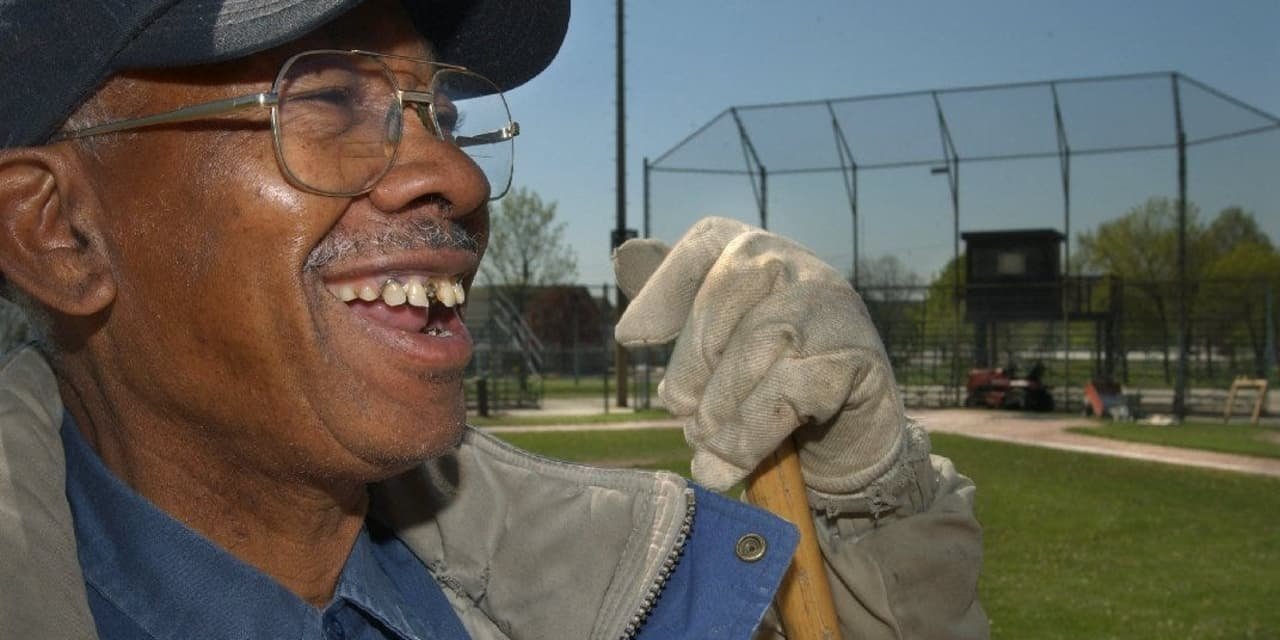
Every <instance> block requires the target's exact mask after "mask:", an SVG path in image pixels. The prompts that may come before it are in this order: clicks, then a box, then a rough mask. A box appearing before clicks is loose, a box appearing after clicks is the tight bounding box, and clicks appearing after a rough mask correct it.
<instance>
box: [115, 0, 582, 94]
mask: <svg viewBox="0 0 1280 640" xmlns="http://www.w3.org/2000/svg"><path fill="white" fill-rule="evenodd" d="M359 4H360V0H276V1H275V2H270V3H263V2H262V1H261V0H182V1H180V2H176V3H174V4H173V6H171V7H170V8H169V9H168V10H167V11H165V12H164V14H163V15H161V16H159V17H158V18H157V19H156V20H155V21H154V22H153V23H151V24H150V25H149V26H147V27H146V28H145V29H144V30H143V31H142V32H141V33H139V34H138V36H137V38H136V39H135V40H133V42H131V43H130V44H129V46H128V47H127V48H125V49H124V50H123V51H121V53H120V55H118V56H117V57H116V60H115V64H114V65H113V66H114V67H115V68H117V69H138V68H157V67H182V66H190V65H195V64H203V63H209V62H221V61H224V60H232V59H235V58H240V57H244V56H247V55H251V54H254V53H257V52H259V51H264V50H266V49H270V48H272V47H275V46H279V45H282V44H285V43H288V42H290V41H293V40H296V39H298V38H300V37H302V36H303V35H305V34H307V33H310V32H312V31H314V30H315V29H317V28H319V27H320V26H321V25H323V24H325V23H327V22H329V21H331V20H334V19H335V18H337V17H338V16H340V15H342V14H343V13H345V12H346V11H348V10H350V9H352V8H353V7H355V6H357V5H359ZM404 5H405V8H406V10H407V11H408V13H409V14H410V16H411V17H412V19H413V21H414V25H415V27H416V28H417V29H418V31H419V33H422V35H423V36H424V37H426V38H427V39H428V40H430V41H431V43H432V45H433V46H434V48H435V50H436V52H437V55H438V56H439V58H440V60H442V61H445V62H450V63H453V64H459V65H462V66H465V67H468V68H470V69H473V70H475V71H477V72H479V73H481V74H483V75H485V76H487V77H488V78H489V79H491V80H493V81H494V82H495V83H496V84H497V85H498V86H499V87H501V88H502V89H504V90H507V89H512V88H514V87H517V86H519V85H521V84H524V83H525V82H527V81H528V80H529V79H531V78H533V77H534V76H536V75H538V73H540V72H541V71H542V70H543V69H545V68H546V67H547V65H549V64H551V60H552V59H553V58H554V57H555V55H556V52H558V51H559V50H560V44H561V43H562V42H563V41H564V36H565V32H566V31H567V29H568V25H569V2H568V0H555V1H553V2H527V1H525V0H405V2H404Z"/></svg>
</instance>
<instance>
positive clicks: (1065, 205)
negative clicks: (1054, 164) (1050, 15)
mask: <svg viewBox="0 0 1280 640" xmlns="http://www.w3.org/2000/svg"><path fill="white" fill-rule="evenodd" d="M1160 78H1168V80H1169V86H1170V98H1171V100H1172V105H1173V115H1174V131H1173V132H1172V133H1173V135H1172V136H1171V139H1170V141H1169V142H1167V143H1160V144H1144V145H1101V146H1092V147H1086V148H1079V147H1072V145H1071V136H1070V135H1069V132H1068V130H1067V127H1066V126H1065V124H1064V122H1063V117H1062V108H1061V103H1060V101H1059V97H1058V88H1059V87H1061V86H1065V85H1073V84H1081V83H1106V82H1125V81H1136V80H1152V79H1160ZM1184 83H1185V84H1187V85H1190V86H1194V87H1196V88H1198V89H1200V90H1202V91H1204V92H1206V93H1208V94H1209V95H1211V96H1214V97H1216V98H1218V99H1220V100H1222V101H1225V102H1227V103H1228V104H1231V105H1233V106H1235V107H1238V108H1241V109H1244V110H1245V111H1247V112H1249V113H1251V114H1253V115H1255V116H1257V117H1258V118H1260V119H1262V120H1263V121H1264V122H1266V123H1267V124H1264V125H1261V126H1257V127H1250V128H1245V129H1238V130H1234V131H1229V132H1226V133H1219V134H1215V135H1210V136H1204V137H1201V138H1197V139H1188V136H1187V132H1186V130H1185V126H1184V122H1183V113H1182V86H1183V84H1184ZM1034 87H1044V88H1047V89H1048V91H1049V92H1050V95H1051V98H1052V101H1051V104H1052V114H1050V115H1051V116H1052V122H1053V123H1054V128H1055V137H1056V140H1057V149H1056V150H1055V151H1053V152H1029V153H1013V154H989V155H981V154H977V155H967V154H966V155H962V153H961V151H962V150H959V149H957V147H956V144H955V140H954V139H953V137H952V135H951V128H950V124H949V122H948V119H947V112H946V109H945V108H944V106H943V104H942V101H941V100H940V97H941V96H945V95H948V94H957V93H974V92H984V91H987V92H990V91H1001V90H1008V89H1022V88H1034ZM923 96H927V97H929V98H930V99H931V100H932V103H933V105H934V110H935V113H936V116H937V123H938V135H939V139H940V142H941V145H940V149H941V154H940V155H939V156H934V157H928V158H920V159H915V160H907V161H898V162H882V163H874V162H859V161H858V159H857V158H858V156H857V154H856V153H855V150H854V149H853V147H852V145H851V144H850V141H849V138H848V136H846V135H845V132H844V130H843V128H842V126H841V124H840V119H839V118H838V117H837V115H836V112H835V108H834V106H835V105H837V104H847V103H854V102H864V101H871V100H885V99H893V98H911V97H923ZM814 106H825V108H826V111H827V112H828V113H829V114H830V116H831V135H832V143H833V144H834V145H835V148H836V157H837V159H838V164H836V165H829V166H828V165H823V166H816V167H811V168H804V169H782V170H775V171H773V172H770V171H769V170H768V168H767V160H768V159H767V158H762V157H761V155H760V153H759V151H758V149H757V147H756V145H755V144H754V143H753V141H752V138H751V135H750V131H749V130H748V127H746V126H745V125H744V123H743V121H742V117H741V114H742V113H743V112H746V111H751V110H759V109H778V108H787V107H803V108H810V107H814ZM725 117H728V118H731V119H732V120H733V123H734V125H735V127H736V128H737V131H738V135H739V141H740V142H741V147H742V155H743V168H742V169H718V168H706V167H679V166H668V165H667V164H664V163H667V161H668V160H669V159H670V158H671V156H672V154H674V153H676V152H677V151H678V150H680V149H681V148H682V147H684V146H685V145H687V144H689V143H690V142H691V141H693V140H695V139H697V138H698V137H699V136H700V135H701V134H703V133H704V132H705V131H707V130H708V129H709V128H710V127H711V126H712V125H714V124H715V123H717V122H719V121H720V120H721V119H722V118H725ZM1276 129H1280V117H1277V116H1276V115H1274V114H1271V113H1268V112H1266V111H1264V110H1262V109H1259V108H1257V107H1254V106H1252V105H1249V104H1247V103H1245V102H1243V101H1241V100H1239V99H1237V98H1234V97H1232V96H1230V95H1227V94H1226V93H1223V92H1221V91H1219V90H1217V89H1214V88H1212V87H1210V86H1208V85H1206V84H1204V83H1202V82H1199V81H1197V80H1195V79H1193V78H1191V77H1189V76H1186V75H1184V74H1182V73H1179V72H1176V71H1167V72H1154V73H1139V74H1125V75H1110V76H1093V77H1080V78H1064V79H1056V80H1042V81H1033V82H1018V83H1005V84H991V85H978V86H965V87H952V88H945V89H929V90H922V91H909V92H900V93H888V94H875V95H866V96H856V97H846V98H830V99H825V100H807V101H794V102H778V103H768V104H756V105H741V106H732V107H729V108H727V109H726V110H725V111H723V112H721V113H720V114H718V115H717V116H716V117H715V118H712V119H711V120H710V121H708V122H707V123H706V124H704V125H703V126H701V127H699V128H698V129H697V130H695V131H694V132H693V133H691V134H689V135H688V136H686V137H685V138H684V139H683V140H681V141H680V142H678V143H676V145H675V146H673V147H671V148H670V149H669V150H667V151H666V152H665V153H663V154H662V155H660V156H658V157H657V158H656V159H655V160H652V161H650V160H649V158H645V159H644V191H643V194H644V195H643V197H644V212H643V235H644V237H649V236H650V193H651V175H652V174H653V173H701V174H720V175H745V176H747V178H748V180H749V181H750V184H751V189H752V194H753V195H754V196H755V200H756V205H757V207H758V214H759V223H760V226H761V227H763V228H765V229H767V228H768V227H769V178H770V176H774V177H779V176H787V175H797V174H813V173H837V174H839V175H840V177H841V181H842V184H843V187H844V190H845V194H846V197H847V199H848V203H849V211H850V215H851V217H852V220H853V237H852V245H853V261H852V262H853V264H852V276H853V283H854V286H855V287H857V286H858V285H859V280H858V276H859V274H858V269H859V267H858V254H859V241H858V218H859V215H860V212H859V210H858V179H859V175H860V173H861V172H865V171H872V170H890V169H906V168H912V167H929V168H930V170H931V172H933V173H935V174H939V175H941V174H945V175H946V176H947V184H948V188H949V190H950V196H951V209H952V237H953V241H952V254H953V255H952V257H953V259H956V260H958V259H959V256H960V186H961V183H960V168H961V165H962V164H967V163H980V162H1010V161H1020V160H1034V159H1048V158H1057V159H1058V161H1059V166H1060V172H1061V186H1062V224H1063V233H1064V234H1065V235H1066V236H1067V237H1068V238H1069V237H1070V235H1071V160H1072V158H1075V157H1081V156H1091V155H1103V154H1118V153H1132V152H1144V151H1162V150H1163V151H1167V150H1172V151H1174V152H1175V153H1176V154H1177V184H1178V200H1177V207H1178V243H1177V258H1178V259H1177V279H1178V284H1179V290H1180V291H1185V290H1186V289H1187V286H1186V285H1187V269H1186V230H1187V160H1186V155H1187V150H1188V148H1190V147H1193V146H1197V145H1208V144H1212V143H1215V142H1221V141H1224V140H1229V139H1233V138H1240V137H1244V136H1252V135H1258V134H1261V133H1265V132H1269V131H1273V130H1276ZM1070 246H1071V245H1070V242H1067V243H1066V245H1065V251H1066V255H1065V257H1064V262H1063V264H1064V265H1066V266H1065V270H1066V272H1067V273H1066V275H1067V276H1068V277H1070V276H1071V275H1072V274H1071V273H1070V269H1071V254H1070V251H1071V249H1070ZM1077 275H1078V274H1077ZM1064 291H1065V289H1064ZM1064 295H1065V294H1064ZM960 299H961V284H960V276H959V270H958V269H957V270H956V275H955V281H954V282H953V300H955V305H954V308H953V313H954V314H955V317H956V319H957V320H958V319H959V318H960V313H961V310H960ZM1177 307H1178V329H1177V333H1178V365H1177V380H1176V382H1175V385H1174V402H1173V405H1174V406H1173V410H1174V413H1175V414H1176V415H1178V416H1182V415H1184V414H1185V413H1186V393H1187V358H1188V348H1189V345H1188V340H1189V325H1188V318H1187V300H1186V296H1185V294H1182V295H1179V299H1178V304H1177ZM1064 308H1065V307H1064ZM956 324H957V326H958V324H959V322H957V323H956ZM1069 324H1070V323H1069V319H1068V318H1066V317H1065V316H1064V318H1063V322H1062V325H1063V327H1064V329H1063V335H1062V339H1063V341H1064V348H1066V349H1068V350H1069V349H1070V348H1071V344H1070V340H1071V336H1070V332H1069V331H1068V330H1067V326H1068V325H1069ZM955 337H956V338H957V339H959V337H960V336H955ZM1068 362H1069V361H1068ZM952 373H953V376H955V377H957V378H958V376H959V375H960V372H959V371H953V372H952ZM1068 375H1069V372H1068Z"/></svg>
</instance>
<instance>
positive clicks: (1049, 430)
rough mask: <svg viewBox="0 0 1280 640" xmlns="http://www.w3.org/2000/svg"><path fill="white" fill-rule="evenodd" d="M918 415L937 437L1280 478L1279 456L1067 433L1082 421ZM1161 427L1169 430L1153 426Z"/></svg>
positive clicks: (941, 412) (962, 412)
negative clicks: (944, 435)
mask: <svg viewBox="0 0 1280 640" xmlns="http://www.w3.org/2000/svg"><path fill="white" fill-rule="evenodd" d="M912 415H914V416H915V417H916V419H918V420H919V421H920V423H921V424H923V425H924V426H925V428H926V429H928V430H929V431H931V432H935V433H955V434H959V435H965V436H970V437H974V438H982V439H985V440H999V441H1002V442H1013V443H1017V444H1028V445H1034V446H1038V447H1049V448H1051V449H1063V450H1066V451H1078V452H1081V453H1096V454H1100V455H1107V456H1116V457H1120V458H1132V459H1134V460H1148V461H1152V462H1165V463H1168V464H1181V465H1186V466H1191V467H1204V468H1208V469H1221V470H1225V471H1239V472H1242V473H1253V474H1259V475H1265V476H1272V477H1277V478H1280V460H1276V459H1273V458H1258V457H1254V456H1241V455H1233V454H1229V453H1217V452H1214V451H1202V450H1199V449H1183V448H1179V447H1166V446H1162V445H1156V444H1143V443H1137V442H1125V441H1122V440H1112V439H1110V438H1098V437H1093V436H1086V435H1082V434H1078V433H1071V432H1069V431H1067V430H1066V428H1067V427H1069V426H1074V425H1082V424H1087V421H1085V420H1081V419H1079V418H1069V417H1062V416H1057V415H1048V416H1044V415H1038V414H1027V413H1010V412H1003V411H983V410H975V409H930V410H919V411H913V412H912ZM1161 428H1167V427H1152V429H1161Z"/></svg>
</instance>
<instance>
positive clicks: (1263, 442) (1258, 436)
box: [1067, 422, 1280, 458]
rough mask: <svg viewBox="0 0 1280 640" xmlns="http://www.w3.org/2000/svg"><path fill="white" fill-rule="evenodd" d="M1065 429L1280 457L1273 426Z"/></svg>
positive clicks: (1109, 425) (1201, 424) (1278, 438)
mask: <svg viewBox="0 0 1280 640" xmlns="http://www.w3.org/2000/svg"><path fill="white" fill-rule="evenodd" d="M1067 430H1068V431H1071V432H1073V433H1082V434H1085V435H1089V436H1099V437H1103V438H1112V439H1114V440H1127V441H1129V442H1144V443H1149V444H1162V445H1167V446H1170V447H1182V448H1184V449H1204V450H1206V451H1218V452H1221V453H1238V454H1242V455H1246V456H1259V457H1263V458H1280V429H1277V428H1275V427H1262V426H1260V427H1255V426H1252V425H1249V424H1223V423H1221V422H1218V423H1213V422H1185V423H1183V424H1179V425H1169V426H1163V427H1157V426H1151V425H1143V424H1126V423H1117V422H1113V423H1107V424H1104V425H1099V426H1093V427H1071V428H1069V429H1067Z"/></svg>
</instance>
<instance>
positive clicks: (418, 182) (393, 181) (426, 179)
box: [369, 114, 489, 217]
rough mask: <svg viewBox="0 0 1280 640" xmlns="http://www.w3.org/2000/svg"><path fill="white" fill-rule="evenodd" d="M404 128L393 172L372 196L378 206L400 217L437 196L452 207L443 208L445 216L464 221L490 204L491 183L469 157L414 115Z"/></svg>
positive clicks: (389, 172)
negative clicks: (487, 203) (422, 202)
mask: <svg viewBox="0 0 1280 640" xmlns="http://www.w3.org/2000/svg"><path fill="white" fill-rule="evenodd" d="M403 127H404V128H403V136H404V137H403V138H402V139H401V141H400V148H399V150H398V151H397V154H396V158H395V161H394V162H393V164H392V166H391V169H390V170H389V171H388V172H387V174H386V175H384V176H383V177H382V179H381V180H379V181H378V183H377V184H375V185H374V187H373V190H372V191H370V192H369V199H370V201H371V202H372V203H373V205H374V206H376V207H377V208H378V209H380V210H382V211H384V212H386V213H396V212H399V211H401V210H403V209H405V208H406V207H408V206H409V205H410V203H412V202H414V201H416V200H418V199H420V198H423V197H427V196H437V197H440V198H443V199H445V200H447V201H448V202H449V203H450V204H451V205H452V206H450V207H444V208H442V214H443V215H449V214H451V215H453V216H455V217H460V216H464V215H467V214H469V213H471V212H473V211H476V210H479V209H480V208H482V207H483V205H484V204H485V203H486V202H488V200H489V181H488V179H486V178H485V175H484V172H483V171H482V170H481V169H480V167H479V166H478V165H476V163H475V162H474V161H473V160H471V158H470V157H468V156H467V154H466V153H464V152H463V151H462V150H461V149H459V148H458V147H457V146H456V145H454V144H452V143H450V142H445V141H444V140H441V139H440V138H439V137H437V136H436V134H435V132H433V131H430V130H428V129H427V128H426V127H424V126H423V123H422V122H421V121H419V120H418V119H417V118H415V117H412V115H411V114H405V118H404V124H403Z"/></svg>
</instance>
